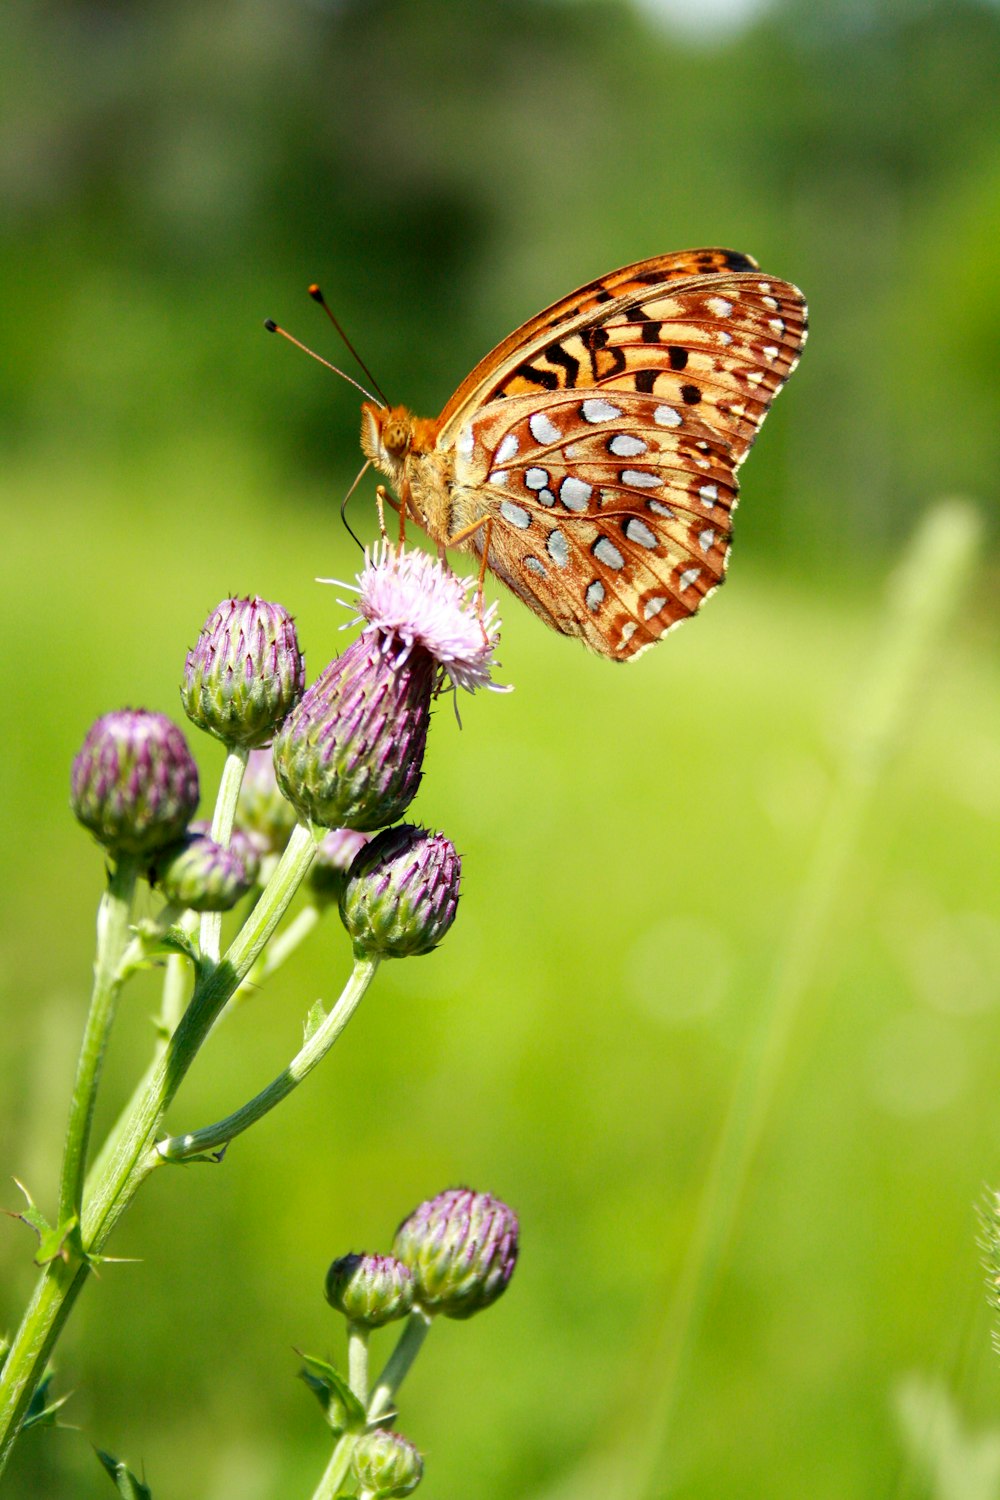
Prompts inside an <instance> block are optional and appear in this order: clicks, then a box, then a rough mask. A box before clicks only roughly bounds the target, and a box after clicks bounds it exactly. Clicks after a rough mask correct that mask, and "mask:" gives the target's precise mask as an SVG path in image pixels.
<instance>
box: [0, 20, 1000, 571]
mask: <svg viewBox="0 0 1000 1500" xmlns="http://www.w3.org/2000/svg"><path fill="white" fill-rule="evenodd" d="M692 9H696V8H695V7H692ZM2 24H3V27H4V45H3V48H2V61H0V69H2V73H0V80H2V85H3V87H2V98H3V110H4V115H3V127H2V138H0V194H2V198H3V202H4V205H5V210H4V216H5V220H6V232H5V234H4V237H3V250H2V260H0V275H2V280H3V284H4V287H5V289H6V294H7V295H6V303H7V310H8V318H7V319H5V323H4V326H5V329H6V332H5V333H4V334H3V336H2V337H3V340H4V343H3V348H2V354H3V358H2V360H0V372H2V373H0V380H2V381H3V385H2V387H0V403H2V409H3V412H4V420H5V422H6V423H7V424H8V427H9V429H10V430H11V431H12V433H13V435H14V436H15V437H16V438H19V439H20V440H22V441H25V442H34V441H37V439H38V435H39V433H40V432H42V433H44V434H46V436H47V439H48V440H49V441H52V440H54V438H55V437H56V436H58V438H59V439H60V440H61V441H62V442H63V443H65V444H66V445H67V446H69V447H70V448H71V449H72V450H73V451H77V450H78V449H79V445H80V444H81V443H86V444H89V443H96V444H98V445H101V446H103V445H105V444H107V443H108V442H111V443H114V444H115V445H116V446H119V447H121V446H124V447H125V448H133V447H135V446H137V445H142V444H146V443H148V442H149V441H150V439H151V438H152V437H157V438H160V439H165V440H166V441H169V440H170V437H171V436H172V434H173V433H174V432H175V431H176V430H177V429H187V428H189V427H190V425H191V424H192V423H193V422H195V423H198V424H204V425H206V426H209V427H212V428H216V427H218V426H219V425H225V426H227V427H230V428H232V429H235V431H236V432H237V433H239V434H241V435H242V433H243V432H245V431H251V432H253V433H254V434H255V435H256V436H257V438H258V439H259V440H260V441H262V442H263V443H265V444H266V445H267V447H268V448H269V449H270V450H271V451H272V452H273V451H275V450H276V449H277V447H278V446H279V445H282V444H284V445H286V447H287V455H286V461H287V463H288V464H289V465H291V464H294V463H301V464H305V465H308V466H310V467H311V468H313V469H314V470H315V469H322V470H323V472H328V470H329V466H330V463H331V458H332V456H334V455H335V456H336V460H337V462H338V464H341V465H343V466H344V468H345V469H346V468H348V467H349V465H350V463H351V462H352V461H353V458H352V455H353V453H354V451H355V450H356V425H357V424H356V402H355V399H354V397H353V396H352V394H351V393H350V392H349V390H348V389H347V388H344V387H340V386H338V385H335V384H333V383H332V382H331V381H330V380H329V379H328V378H326V377H323V376H321V375H320V374H319V372H318V371H314V370H309V371H305V370H303V369H302V367H301V366H300V365H299V364H298V363H297V361H295V360H294V359H292V358H291V357H290V351H289V350H280V351H279V350H278V349H276V348H275V347H274V345H273V344H272V343H270V342H269V341H267V340H265V339H263V338H262V337H261V336H260V328H259V324H260V318H261V317H262V316H263V315H265V314H273V315H274V316H276V317H278V318H279V321H284V322H285V323H288V324H291V325H292V326H293V327H295V328H296V329H298V330H300V331H306V330H308V332H309V333H310V334H311V336H312V338H313V339H314V341H315V342H317V343H319V344H320V345H322V346H323V347H324V348H330V347H331V340H330V338H328V337H327V334H328V332H330V331H329V330H328V329H327V328H326V327H325V325H320V324H319V322H318V320H316V319H315V318H312V317H311V313H312V311H314V310H312V309H311V308H310V305H309V304H308V303H306V302H305V301H304V299H302V298H301V296H300V294H301V291H302V289H304V286H305V284H306V283H307V282H308V281H309V280H312V279H318V280H320V281H321V282H322V283H323V284H324V285H325V286H326V287H327V289H328V291H329V292H330V294H331V295H332V297H333V300H334V302H335V305H336V307H337V310H338V312H339V314H340V315H341V316H342V318H343V320H344V322H345V323H346V325H347V327H348V328H349V329H351V330H353V332H354V335H355V337H356V339H357V340H358V341H359V342H360V344H361V346H362V348H363V350H364V352H365V354H366V357H367V359H368V362H369V363H370V364H371V365H372V366H373V367H374V369H375V370H376V372H377V374H378V376H379V379H380V380H381V382H382V384H383V385H384V386H386V387H387V389H388V390H389V392H390V393H391V394H392V396H393V397H394V399H397V400H398V399H405V400H406V401H407V402H408V404H412V405H414V406H415V407H416V408H417V409H423V410H426V411H427V412H428V413H429V414H433V412H435V411H437V410H439V409H440V407H441V405H442V404H443V402H444V400H445V398H446V397H447V395H448V394H449V393H450V391H451V389H453V387H454V386H455V385H457V384H458V382H459V380H460V379H461V377H462V376H463V375H464V373H465V372H466V370H467V369H468V368H470V367H471V365H472V363H473V362H474V361H475V359H476V358H477V357H478V356H479V355H480V354H481V353H482V352H484V350H485V349H486V348H488V347H489V346H490V345H491V344H492V343H493V342H495V341H497V340H498V339H499V338H500V337H501V336H502V335H504V334H505V333H507V332H508V331H509V329H510V328H511V327H513V326H516V324H517V323H518V322H520V321H521V320H522V319H523V318H525V317H527V316H528V315H529V314H531V313H532V312H534V311H536V310H537V308H538V307H540V306H542V305H544V303H545V302H547V301H549V300H551V299H552V298H553V297H555V296H556V295H559V294H561V293H563V292H565V291H566V290H568V289H569V288H570V287H571V286H572V285H574V284H575V283H576V282H578V281H580V280H583V279H585V278H589V277H590V276H592V275H596V274H598V273H599V272H601V271H604V270H607V269H609V268H610V267H611V266H613V265H617V264H622V263H625V262H627V261H629V260H633V259H637V258H639V257H640V256H642V255H646V254H652V253H654V252H658V251H662V250H665V249H669V248H680V247H682V246H685V245H691V244H702V243H713V242H722V243H726V244H728V243H733V244H735V245H736V246H737V247H738V248H741V249H748V250H750V251H752V252H753V253H755V254H756V255H757V256H758V257H759V258H760V259H761V260H762V261H763V263H764V265H765V266H766V267H767V268H768V269H769V270H773V271H774V272H776V273H777V274H780V275H782V276H787V277H790V278H791V279H794V280H797V281H799V282H800V283H801V285H802V286H803V287H804V288H805V289H806V291H807V292H808V295H809V299H810V302H811V305H812V313H813V330H814V338H813V347H812V348H811V349H810V350H809V355H808V359H807V361H806V362H805V363H804V365H803V369H802V372H801V374H800V375H799V376H798V377H797V380H796V385H797V387H798V390H797V392H796V394H795V396H794V397H791V398H788V397H786V398H785V401H784V402H783V403H782V407H779V414H778V415H776V417H775V419H774V420H773V422H772V426H773V427H776V428H777V429H778V430H777V431H773V432H770V433H769V434H768V437H769V441H768V443H767V444H765V445H762V449H761V453H760V454H759V455H757V456H755V460H754V462H755V467H756V468H757V470H758V474H759V478H760V491H761V493H771V494H773V496H774V499H773V502H772V503H771V504H770V505H769V506H768V510H767V513H766V515H763V516H758V519H757V522H756V524H755V526H754V528H753V533H752V534H751V535H750V536H748V537H747V539H746V542H745V544H744V545H746V546H747V547H748V548H758V549H760V548H763V547H767V548H769V549H771V548H773V546H774V545H775V543H776V541H777V540H779V539H780V540H781V542H782V543H783V545H785V546H787V547H788V548H789V549H791V550H793V551H798V552H802V551H804V552H807V553H808V552H810V551H812V552H815V551H816V550H817V549H819V548H821V549H822V550H823V551H824V552H826V551H827V549H828V548H830V547H834V548H839V547H841V546H843V545H844V544H845V543H846V544H847V545H850V546H853V547H856V548H861V547H869V546H875V547H878V548H879V549H880V550H888V549H889V548H891V546H892V544H893V543H894V541H895V539H896V537H897V535H898V530H899V527H900V526H901V525H905V524H906V519H907V512H908V509H909V508H910V507H912V504H913V496H914V494H919V493H921V492H925V491H927V490H931V491H937V490H939V489H941V488H947V489H952V488H958V489H970V490H972V491H973V492H976V493H992V490H993V488H994V485H995V475H996V471H997V460H998V441H1000V440H998V431H1000V423H998V421H997V408H996V402H995V379H994V375H995V369H994V359H995V350H996V348H997V344H998V342H1000V278H998V277H997V275H996V261H995V249H994V247H995V245H996V241H997V235H998V232H1000V222H998V214H1000V208H998V204H1000V190H998V184H1000V132H998V130H997V128H996V127H997V112H996V93H995V85H996V78H997V76H998V74H1000V27H998V18H997V11H996V8H995V7H994V6H992V5H989V4H967V3H955V0H939V3H936V4H935V3H920V4H918V3H914V4H907V3H896V4H889V3H888V0H886V3H883V4H865V3H858V0H855V3H831V4H824V5H822V6H816V5H814V4H812V3H811V0H788V3H786V4H783V5H779V6H776V7H774V8H771V9H769V10H766V11H765V12H764V13H763V15H762V16H760V17H759V18H758V19H757V20H756V21H755V23H754V24H753V25H752V26H751V27H750V28H749V29H747V30H745V31H742V32H739V33H737V34H736V35H731V36H729V37H724V38H722V39H720V38H718V37H716V38H715V39H714V40H713V41H712V42H711V43H710V44H709V43H706V44H705V45H704V46H701V47H699V46H698V44H697V42H695V41H692V39H691V37H690V35H688V36H687V39H686V40H685V41H682V40H679V39H678V37H677V36H675V35H672V34H671V33H670V31H669V30H660V31H657V30H655V29H651V28H650V26H649V25H648V24H644V22H643V19H642V17H641V16H640V15H638V14H634V13H633V12H632V11H630V9H629V8H628V7H627V5H625V4H623V3H622V4H605V3H583V0H581V3H569V0H563V3H558V0H557V3H552V0H546V3H538V0H460V3H455V0H421V3H420V4H412V3H411V4H399V3H351V0H341V3H325V4H324V3H318V0H317V3H311V4H309V3H279V0H242V3H234V4H230V5H227V6H224V7H207V6H205V5H204V4H201V3H199V0H172V3H169V4H167V3H160V4H149V5H132V4H128V3H119V4H81V3H75V4H70V3H61V4H60V3H50V4H48V5H44V6H39V5H37V4H34V3H30V0H25V3H18V0H11V3H10V4H9V5H8V6H7V7H5V15H4V19H3V22H2ZM991 103H992V106H993V107H992V108H991ZM10 314H14V316H13V317H11V316H10ZM339 353H340V351H339V350H338V351H337V352H336V354H335V358H337V357H339ZM192 391H196V392H197V401H195V402H192V399H191V395H192ZM791 402H794V403H795V410H794V412H790V411H786V410H784V409H783V408H784V407H785V406H786V405H789V404H791Z"/></svg>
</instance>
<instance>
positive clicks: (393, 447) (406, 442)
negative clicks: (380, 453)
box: [382, 417, 410, 458]
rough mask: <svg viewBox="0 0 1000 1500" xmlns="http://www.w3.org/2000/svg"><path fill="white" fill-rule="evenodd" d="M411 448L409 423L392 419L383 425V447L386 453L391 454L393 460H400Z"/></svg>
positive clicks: (396, 418) (395, 418)
mask: <svg viewBox="0 0 1000 1500" xmlns="http://www.w3.org/2000/svg"><path fill="white" fill-rule="evenodd" d="M409 446H410V427H409V423H407V422H402V421H400V419H399V417H390V418H389V419H388V421H386V422H384V423H383V425H382V447H383V448H384V449H385V451H386V453H391V454H392V456H393V458H398V457H399V456H400V455H401V454H403V453H405V452H406V450H407V448H408V447H409Z"/></svg>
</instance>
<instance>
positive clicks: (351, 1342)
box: [347, 1323, 369, 1406]
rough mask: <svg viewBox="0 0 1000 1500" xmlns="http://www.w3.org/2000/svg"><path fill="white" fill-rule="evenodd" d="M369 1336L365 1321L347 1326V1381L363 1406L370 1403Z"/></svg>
mask: <svg viewBox="0 0 1000 1500" xmlns="http://www.w3.org/2000/svg"><path fill="white" fill-rule="evenodd" d="M368 1336H369V1331H368V1329H367V1328H366V1327H365V1326H364V1324H363V1323H350V1324H349V1325H348V1328H347V1382H348V1384H349V1385H350V1387H351V1390H352V1391H353V1392H354V1394H355V1395H356V1396H357V1398H358V1400H359V1401H360V1402H361V1404H362V1406H367V1405H368Z"/></svg>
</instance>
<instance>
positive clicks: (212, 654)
mask: <svg viewBox="0 0 1000 1500" xmlns="http://www.w3.org/2000/svg"><path fill="white" fill-rule="evenodd" d="M305 670H306V667H305V658H304V657H303V655H302V653H301V651H300V650H299V643H298V640H297V638H296V634H295V624H294V621H293V620H292V617H291V615H290V614H289V613H288V611H287V610H286V609H285V608H284V607H283V606H282V605H280V604H268V603H267V602H266V601H265V600H264V599H257V598H254V599H223V601H222V603H221V604H220V605H219V606H218V607H217V608H216V609H214V610H213V611H212V613H211V614H210V615H209V617H208V619H207V620H206V621H205V623H204V625H203V626H202V628H201V634H200V635H199V637H198V640H197V642H196V644H195V645H194V647H193V648H192V649H191V650H190V651H189V652H188V654H187V660H186V661H185V663H184V681H183V683H182V684H181V701H182V702H183V704H184V709H185V712H186V713H187V715H188V718H189V719H191V720H193V722H194V723H195V724H197V725H198V726H199V727H200V728H201V729H205V730H207V731H208V733H209V734H214V735H215V737H216V739H220V740H223V741H224V742H225V743H226V744H227V745H243V746H245V747H254V746H260V745H266V744H267V743H268V742H269V741H270V739H271V736H272V735H273V734H274V731H275V730H276V729H277V727H278V725H279V724H280V723H281V721H282V719H284V718H285V717H286V715H287V714H288V713H290V712H291V710H292V709H293V708H294V707H295V704H296V703H297V702H298V701H299V699H300V698H301V697H302V691H303V688H304V687H305Z"/></svg>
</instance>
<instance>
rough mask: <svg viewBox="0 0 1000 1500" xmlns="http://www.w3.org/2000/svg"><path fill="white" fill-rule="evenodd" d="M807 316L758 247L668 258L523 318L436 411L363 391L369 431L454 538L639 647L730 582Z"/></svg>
mask: <svg viewBox="0 0 1000 1500" xmlns="http://www.w3.org/2000/svg"><path fill="white" fill-rule="evenodd" d="M806 326H807V323H806V305H805V300H804V299H803V296H802V294H801V292H799V291H798V289H797V288H796V287H794V286H791V285H790V284H789V283H788V282H787V281H777V280H775V279H774V278H773V277H770V276H767V275H764V274H763V273H762V272H761V271H760V270H759V268H758V266H757V263H756V261H754V260H752V259H751V258H750V257H749V256H748V255H741V254H738V253H737V252H736V251H733V250H721V249H707V250H682V251H677V252H675V253H673V254H669V255H658V256H654V257H653V258H652V259H651V260H644V261H639V262H638V263H637V264H636V265H631V266H625V267H623V268H622V269H621V270H619V271H612V272H611V273H610V275H607V276H602V277H600V278H599V279H598V280H597V281H592V282H590V283H589V284H588V285H587V286H584V287H581V288H580V289H579V290H578V291H575V292H573V293H572V294H571V295H570V296H568V297H565V298H563V299H562V301H559V302H555V303H553V304H552V306H551V307H548V308H546V309H545V311H544V312H540V313H539V314H538V315H537V316H536V317H534V318H532V319H531V320H530V321H529V322H527V323H525V324H524V325H523V327H521V328H519V329H517V331H516V332H514V333H512V334H511V335H510V336H509V337H508V338H506V339H504V340H503V342H502V343H500V344H498V345H497V347H496V348H495V349H494V350H493V351H492V352H491V353H490V354H487V355H486V357H485V358H484V359H482V360H480V362H479V364H478V365H476V367H475V369H474V370H473V371H472V373H471V374H470V375H469V376H468V377H467V378H466V379H465V380H464V381H463V382H462V384H461V385H460V386H459V388H458V390H457V391H456V392H455V394H454V395H453V396H452V397H451V400H450V401H448V403H447V404H446V406H445V408H444V410H443V411H442V413H441V415H440V416H439V417H438V418H437V419H436V420H433V419H430V418H425V417H417V416H414V415H413V414H412V413H411V412H410V411H408V410H407V409H406V407H403V406H379V405H376V404H375V403H374V402H368V401H366V402H365V403H364V404H363V405H362V408H361V411H362V424H361V446H362V448H363V450H364V453H365V456H366V457H367V458H368V459H369V460H370V461H371V462H372V463H373V464H374V465H375V466H376V468H378V469H379V470H380V471H381V472H382V473H383V474H384V475H385V476H386V477H387V478H388V479H389V480H390V482H391V484H392V486H393V488H394V489H395V491H396V494H397V496H398V499H399V508H400V515H401V519H402V520H404V521H405V519H406V518H407V517H412V518H413V519H414V520H415V521H416V522H417V523H418V524H419V525H420V526H421V527H422V528H423V529H424V530H425V531H426V532H427V534H428V535H429V536H430V537H431V539H432V540H433V541H434V542H436V543H437V545H438V549H439V552H440V553H441V554H442V555H443V553H444V550H445V549H446V548H450V547H457V548H459V549H460V550H462V551H465V552H469V553H472V554H473V555H475V556H477V557H478V558H479V560H480V568H481V573H480V583H481V582H482V574H483V572H484V571H485V570H488V571H489V572H490V573H492V574H494V575H495V576H496V577H497V578H499V579H501V580H502V582H503V583H505V584H506V585H507V587H508V588H510V589H512V590H513V592H514V593H515V594H516V595H518V596H519V598H521V599H523V600H524V602H525V603H526V604H527V605H528V607H529V608H530V609H532V610H533V611H534V612H535V614H536V615H538V616H539V618H540V619H542V620H544V621H545V623H546V624H547V625H550V626H551V627H552V628H553V629H554V630H558V631H560V632H561V633H562V634H563V635H569V636H578V637H579V638H580V639H581V640H583V641H584V642H585V643H586V645H588V646H589V647H590V648H591V649H592V650H594V651H596V652H599V653H600V654H601V655H602V656H607V657H611V658H612V659H614V660H616V661H627V660H630V659H632V658H634V657H637V656H639V655H641V653H642V652H643V651H645V650H647V649H648V647H650V646H652V645H653V644H654V643H655V642H656V641H658V640H659V639H660V637H661V636H663V635H665V634H666V632H667V631H668V630H670V629H671V628H672V627H673V626H674V625H676V624H679V623H680V621H682V620H685V619H687V618H688V616H690V615H692V614H694V613H695V612H696V610H698V609H699V608H700V607H701V605H702V604H703V603H704V601H705V600H706V599H707V598H708V597H709V595H710V594H711V593H713V592H714V591H715V589H716V588H717V587H718V585H719V584H720V583H722V581H723V579H724V577H725V572H726V565H727V563H728V560H729V543H730V536H731V520H732V512H733V510H734V508H735V506H736V499H737V481H736V471H737V469H738V468H739V466H740V464H741V463H742V462H743V460H744V459H745V458H746V456H747V453H748V452H749V451H750V447H751V444H752V443H753V440H754V438H755V437H756V436H757V431H758V429H759V427H760V425H761V423H762V422H763V420H764V417H765V416H766V415H767V412H768V409H769V407H770V405H771V402H772V401H773V400H774V397H775V396H776V395H777V393H778V391H779V390H780V389H781V387H782V386H783V385H784V383H785V381H786V380H787V379H788V376H789V375H790V374H791V372H792V371H793V370H794V368H795V366H796V364H797V363H798V360H799V355H800V352H801V350H802V346H803V344H804V343H805V339H806Z"/></svg>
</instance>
